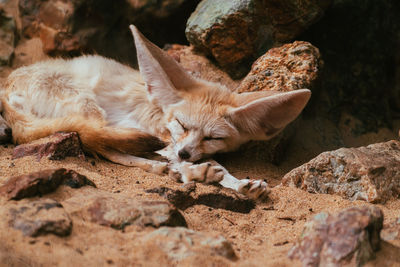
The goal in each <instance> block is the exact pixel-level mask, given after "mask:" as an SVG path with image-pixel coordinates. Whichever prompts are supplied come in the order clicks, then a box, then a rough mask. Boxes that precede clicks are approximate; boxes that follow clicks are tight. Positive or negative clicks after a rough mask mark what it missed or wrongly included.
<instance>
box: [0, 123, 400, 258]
mask: <svg viewBox="0 0 400 267" xmlns="http://www.w3.org/2000/svg"><path fill="white" fill-rule="evenodd" d="M384 132H386V134H388V133H389V132H387V131H386V130H385V131H384ZM306 134H307V129H306V128H305V130H301V131H299V132H298V134H297V136H296V138H295V140H294V141H293V144H292V145H291V147H290V148H289V151H288V154H287V159H286V160H285V161H284V162H283V163H282V164H281V165H280V166H275V165H272V164H269V163H265V162H259V161H257V159H241V161H240V162H237V160H235V159H232V158H226V159H225V161H226V162H225V166H226V167H228V169H230V170H231V171H232V173H233V174H234V175H236V176H237V177H240V178H244V177H246V176H250V177H254V178H264V179H266V180H267V181H268V182H269V183H270V184H271V185H273V186H275V185H277V184H279V182H280V179H281V178H282V176H283V175H284V174H285V173H286V172H287V171H288V170H290V169H292V168H293V167H295V166H297V165H300V164H301V163H303V162H305V161H307V160H308V159H310V157H311V155H312V154H313V152H314V153H316V150H315V148H314V150H313V151H310V150H309V149H310V146H309V145H307V142H306V141H304V142H300V141H299V140H298V139H301V136H304V135H306ZM316 135H319V133H316ZM381 135H384V134H381ZM393 135H394V134H393ZM379 137H380V138H382V137H381V136H379ZM362 138H364V139H365V140H367V141H368V142H373V141H377V140H376V139H379V138H378V135H376V136H363V137H362ZM304 140H305V139H304ZM307 140H309V139H308V138H307ZM314 140H315V139H314ZM314 144H315V143H314ZM13 147H14V146H13V145H6V146H3V147H0V168H1V173H0V177H1V178H0V185H2V184H3V183H4V181H5V180H6V179H7V178H8V177H11V176H15V175H21V174H24V173H29V172H34V171H39V170H44V169H48V168H59V167H64V168H68V169H72V170H75V171H77V172H79V173H81V174H83V175H86V176H87V177H88V178H89V179H91V180H92V181H93V182H94V183H95V184H96V186H97V187H98V189H101V190H105V191H108V192H112V193H115V194H121V195H126V196H129V197H134V198H135V199H138V200H141V199H146V200H149V199H151V200H164V199H163V198H162V197H161V196H159V195H158V194H154V193H146V192H145V190H148V189H151V188H157V187H162V186H164V187H168V188H171V189H182V184H179V183H176V182H174V181H172V180H171V179H170V178H168V177H166V176H157V175H153V174H149V173H146V172H144V171H142V170H141V169H138V168H132V167H124V166H120V165H117V164H113V163H111V162H107V161H105V160H101V159H94V158H90V157H87V159H86V160H80V159H78V158H67V159H65V160H62V161H51V160H48V159H46V158H42V159H41V160H40V161H37V160H36V158H35V157H33V156H32V157H25V158H20V159H15V160H12V159H11V154H12V150H13ZM239 163H240V164H239ZM219 190H220V188H219V187H216V186H211V185H210V186H206V185H201V184H199V185H198V186H197V189H196V193H197V194H199V195H201V194H210V193H216V192H219ZM73 194H74V193H73V190H72V189H69V188H66V187H61V188H59V189H58V190H57V191H56V192H54V193H52V194H50V195H47V196H46V197H49V198H53V199H55V200H60V199H63V198H65V197H66V196H69V195H73ZM210 204H211V203H210ZM365 204H366V203H365V202H363V201H354V202H351V201H348V200H344V199H342V198H341V197H338V196H332V195H324V194H319V195H318V194H309V193H306V192H304V191H301V190H299V189H293V188H286V187H280V186H276V187H274V188H273V189H272V193H271V195H270V198H269V199H268V200H267V202H265V203H257V204H256V206H255V208H254V209H252V210H251V211H250V212H249V213H240V212H234V211H230V210H227V209H218V208H213V207H210V206H207V205H193V206H191V207H188V208H186V209H185V210H182V211H181V212H182V214H183V215H184V217H185V218H186V221H187V223H188V227H189V228H190V229H193V230H198V231H202V232H218V233H220V234H222V235H223V236H224V237H225V238H226V239H227V240H228V241H230V242H231V243H232V245H233V248H234V250H235V252H236V254H237V256H238V260H237V261H235V262H231V261H228V260H226V259H224V258H222V257H219V258H218V259H213V261H212V262H210V261H207V260H206V259H199V260H200V261H199V262H197V263H200V262H203V263H206V265H212V263H215V264H218V265H219V264H220V265H221V266H223V265H238V266H260V265H263V266H293V264H294V263H293V262H292V261H290V260H289V259H288V258H287V253H288V250H289V249H290V248H291V247H292V246H293V244H294V243H295V242H296V240H297V238H298V237H299V235H300V234H301V232H302V229H303V226H304V223H305V222H306V221H307V220H309V219H310V218H312V216H314V215H315V214H317V213H318V212H321V211H329V212H333V213H334V212H337V211H339V210H341V209H343V208H346V207H350V206H356V205H365ZM211 206H212V205H211ZM377 206H378V207H380V208H382V210H383V212H384V216H385V224H388V223H391V222H394V221H396V220H397V218H398V217H399V215H400V214H399V210H400V200H395V201H388V202H386V203H385V204H384V205H377ZM233 209H234V208H233ZM152 230H153V228H151V227H148V228H146V229H136V228H135V227H134V226H128V227H126V228H125V231H124V232H121V231H117V230H114V229H112V228H108V227H104V226H99V225H97V224H94V223H91V222H84V223H78V224H77V223H74V228H73V232H72V234H71V235H70V236H69V237H66V238H61V237H56V236H53V235H47V236H41V237H36V238H32V237H25V236H23V235H22V234H21V233H20V232H19V231H16V230H10V231H9V232H8V236H2V240H3V241H2V243H3V244H8V245H10V244H13V246H12V247H13V251H7V248H1V251H2V253H5V254H6V255H7V257H8V258H7V257H6V258H7V259H8V260H9V262H8V263H5V262H3V265H4V263H5V266H8V265H12V264H11V263H13V264H15V266H20V264H23V265H25V264H26V266H35V263H37V262H46V263H48V264H49V265H53V264H55V263H57V264H60V265H62V266H67V265H69V264H79V265H82V264H83V263H85V264H88V265H89V266H95V265H97V266H98V265H99V264H101V265H103V264H107V263H110V262H111V263H114V264H116V265H117V266H122V265H124V264H127V263H128V262H129V259H130V260H136V262H140V263H141V264H143V265H152V264H156V263H157V262H160V263H162V262H163V261H162V260H161V259H159V258H158V256H157V250H154V251H153V252H152V254H151V255H147V256H148V257H150V258H148V257H146V256H145V255H142V254H141V253H139V252H137V253H135V250H133V249H134V248H135V247H136V246H137V244H136V242H135V240H134V237H135V235H137V234H139V233H141V232H143V231H144V232H146V231H148V232H150V231H152ZM127 240H130V242H127ZM396 243H397V244H396ZM399 243H400V242H399V241H393V244H389V243H384V245H383V247H382V250H381V251H379V252H378V254H377V259H376V262H375V263H379V266H382V265H380V263H383V262H388V263H391V264H396V263H397V264H400V257H399V255H400V254H399V252H400V249H399V248H398V247H395V246H393V245H399ZM15 248H17V249H15ZM39 251H40V252H39ZM103 253H106V255H107V256H104V255H102V254H103ZM96 254H99V255H101V256H96ZM137 254H140V255H137ZM127 255H129V257H128V256H127ZM0 256H1V255H0ZM2 256H3V257H4V255H2ZM0 258H1V257H0ZM60 258H64V260H63V261H62V262H60V261H58V260H59V259H60ZM88 259H91V261H88ZM94 259H96V260H94ZM216 261H218V262H216ZM297 264H299V263H297ZM370 264H372V265H371V266H373V265H374V263H370ZM388 266H393V265H390V264H389V265H388Z"/></svg>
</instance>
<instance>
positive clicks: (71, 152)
mask: <svg viewBox="0 0 400 267" xmlns="http://www.w3.org/2000/svg"><path fill="white" fill-rule="evenodd" d="M33 155H34V156H36V158H37V160H40V159H41V158H42V157H48V158H49V159H51V160H61V159H64V158H66V157H78V158H80V159H85V155H84V154H83V151H82V147H81V142H80V140H79V136H78V134H77V133H76V132H69V133H64V132H58V133H55V134H53V135H50V136H48V137H44V138H41V139H38V140H35V141H33V142H31V143H28V144H22V145H19V146H16V147H15V148H14V151H13V159H16V158H21V157H26V156H33Z"/></svg>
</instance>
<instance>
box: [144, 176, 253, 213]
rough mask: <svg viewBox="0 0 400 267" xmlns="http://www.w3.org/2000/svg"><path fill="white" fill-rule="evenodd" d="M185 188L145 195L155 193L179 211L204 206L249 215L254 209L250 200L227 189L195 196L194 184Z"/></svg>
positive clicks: (162, 190)
mask: <svg viewBox="0 0 400 267" xmlns="http://www.w3.org/2000/svg"><path fill="white" fill-rule="evenodd" d="M186 186H189V188H186V189H184V190H173V189H170V188H168V187H157V188H151V189H148V190H146V193H156V194H158V195H160V196H162V197H164V198H165V199H167V200H168V201H169V202H170V203H171V204H172V205H174V206H175V207H177V208H179V209H181V210H186V209H187V208H189V207H192V206H194V205H205V206H208V207H212V208H215V209H225V210H230V211H234V212H240V213H249V212H250V211H251V210H252V209H254V207H255V204H254V202H253V201H252V200H251V199H248V198H245V197H241V196H240V195H239V194H236V192H233V191H232V190H229V189H224V188H221V190H220V191H219V192H217V193H208V194H197V193H196V187H195V184H190V183H189V184H187V185H186ZM193 186H194V188H193Z"/></svg>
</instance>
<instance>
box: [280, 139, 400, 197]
mask: <svg viewBox="0 0 400 267" xmlns="http://www.w3.org/2000/svg"><path fill="white" fill-rule="evenodd" d="M282 184H283V185H287V186H292V187H299V188H301V189H303V190H306V191H308V192H311V193H325V194H338V195H340V196H342V197H344V198H348V199H351V200H356V199H361V200H365V201H368V202H384V201H386V200H388V199H392V198H398V197H399V196H400V142H399V141H396V140H392V141H389V142H385V143H377V144H372V145H369V146H366V147H359V148H341V149H338V150H335V151H329V152H324V153H322V154H320V155H319V156H317V157H316V158H314V159H312V160H311V161H309V162H308V163H306V164H304V165H302V166H300V167H298V168H296V169H294V170H292V171H290V172H289V173H287V174H286V175H285V176H284V177H283V180H282Z"/></svg>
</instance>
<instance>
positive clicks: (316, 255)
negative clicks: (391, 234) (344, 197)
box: [288, 206, 383, 266]
mask: <svg viewBox="0 0 400 267" xmlns="http://www.w3.org/2000/svg"><path fill="white" fill-rule="evenodd" d="M382 226H383V213H382V211H381V210H380V209H379V208H377V207H374V206H371V207H368V206H363V207H352V208H348V209H345V210H343V211H341V212H340V213H338V214H337V215H330V214H329V213H319V214H317V215H316V216H315V217H314V218H313V219H312V220H311V221H309V222H308V223H307V224H306V225H305V227H304V230H303V233H302V234H301V237H300V239H299V241H298V242H297V244H296V245H295V246H294V247H293V248H292V249H291V250H290V251H289V254H288V256H289V258H291V259H298V260H300V261H301V262H302V263H303V266H343V265H346V264H351V266H362V265H363V264H364V263H366V262H367V261H369V260H371V259H373V258H374V257H375V252H376V251H377V250H378V249H379V247H380V236H379V233H380V231H381V229H382ZM346 266H347V265H346ZM349 266H350V265H349Z"/></svg>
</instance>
